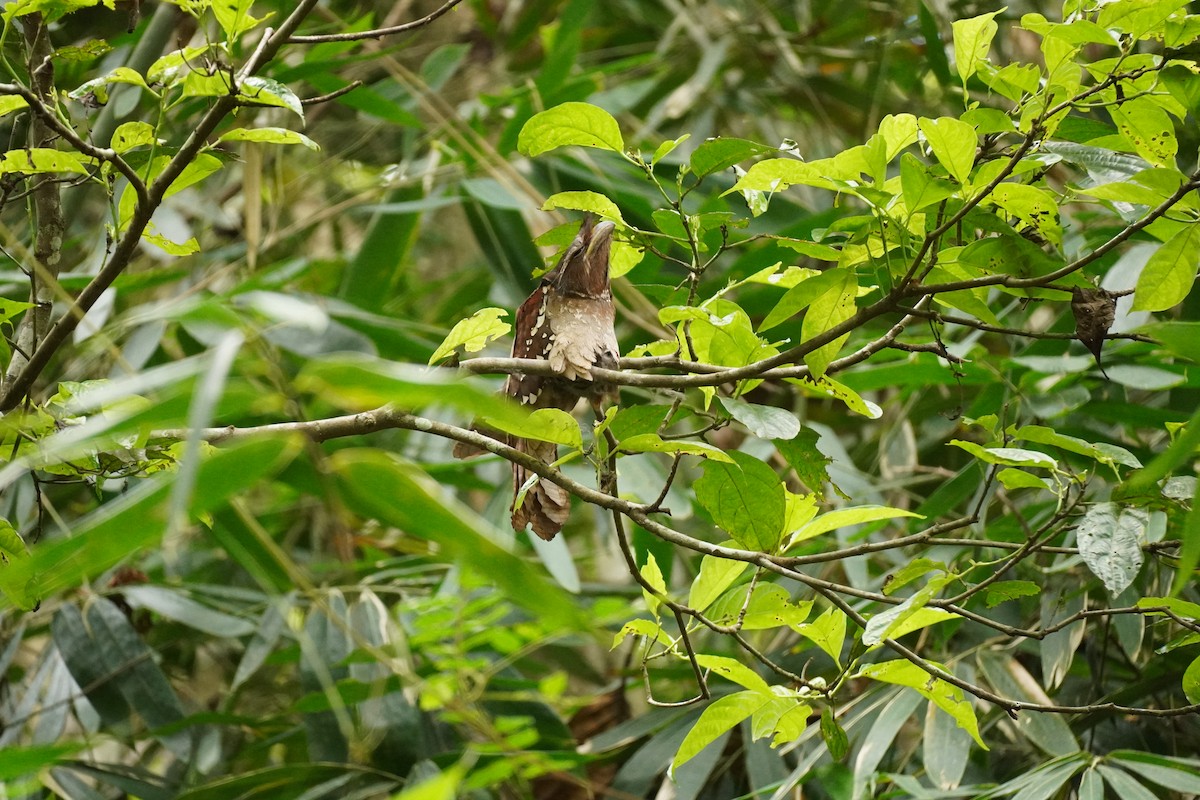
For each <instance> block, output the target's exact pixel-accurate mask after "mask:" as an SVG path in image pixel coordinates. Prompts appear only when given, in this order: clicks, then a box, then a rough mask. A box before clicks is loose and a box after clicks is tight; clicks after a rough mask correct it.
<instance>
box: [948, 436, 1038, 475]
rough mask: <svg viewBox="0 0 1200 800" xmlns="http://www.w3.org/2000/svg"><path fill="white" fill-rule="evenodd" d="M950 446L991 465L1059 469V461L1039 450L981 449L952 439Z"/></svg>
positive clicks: (1013, 448)
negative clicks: (959, 448)
mask: <svg viewBox="0 0 1200 800" xmlns="http://www.w3.org/2000/svg"><path fill="white" fill-rule="evenodd" d="M950 444H952V445H954V446H955V447H961V448H962V449H963V450H966V451H967V452H968V453H970V454H971V455H973V456H975V457H976V458H978V459H980V460H981V461H986V462H987V463H989V464H1000V465H1002V466H1006V467H1035V468H1037V469H1058V462H1057V461H1055V460H1054V459H1053V458H1051V457H1050V456H1048V455H1046V454H1045V453H1042V452H1039V451H1037V450H1026V449H1024V448H1020V447H981V446H980V445H977V444H975V443H974V442H964V441H962V440H961V439H951V440H950Z"/></svg>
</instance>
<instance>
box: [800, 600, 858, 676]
mask: <svg viewBox="0 0 1200 800" xmlns="http://www.w3.org/2000/svg"><path fill="white" fill-rule="evenodd" d="M793 630H795V631H796V633H798V634H800V635H801V636H803V637H804V638H805V639H808V640H809V641H810V642H812V643H813V644H815V645H816V646H817V647H819V648H821V649H822V650H824V651H825V652H826V653H827V654H828V655H829V657H830V658H832V659H833V661H834V663H835V664H841V663H842V645H843V644H844V643H845V641H846V615H845V613H843V612H842V610H841V609H838V608H833V607H830V608H827V609H825V612H824V613H823V614H821V616H819V617H817V618H816V619H814V620H813V621H812V622H805V623H801V624H800V625H797V626H796V627H795V628H793Z"/></svg>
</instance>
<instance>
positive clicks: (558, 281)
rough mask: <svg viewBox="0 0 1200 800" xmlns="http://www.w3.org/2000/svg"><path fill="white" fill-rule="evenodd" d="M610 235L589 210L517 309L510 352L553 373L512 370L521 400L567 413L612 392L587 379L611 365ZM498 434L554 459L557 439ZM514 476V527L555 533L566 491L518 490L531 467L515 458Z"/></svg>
mask: <svg viewBox="0 0 1200 800" xmlns="http://www.w3.org/2000/svg"><path fill="white" fill-rule="evenodd" d="M612 236H613V223H611V222H607V221H605V222H599V223H597V222H595V220H594V219H593V218H592V217H591V215H588V216H587V217H586V218H585V219H584V220H583V224H582V225H581V226H580V228H579V233H578V234H577V235H576V236H575V240H574V241H572V242H571V244H570V246H568V247H567V249H566V251H565V252H564V253H563V255H562V257H561V258H560V259H559V261H558V264H556V265H555V267H554V269H552V270H550V271H549V272H547V273H546V274H545V275H544V276H542V280H541V283H540V284H538V287H537V288H536V289H534V291H533V294H531V295H529V297H528V298H527V299H526V300H525V302H524V303H522V304H521V307H520V308H518V309H517V321H516V327H515V329H514V331H513V333H514V336H515V337H516V338H515V341H514V342H513V348H512V355H513V358H540V359H544V360H546V361H549V362H550V366H551V368H553V370H554V371H555V372H556V373H557V375H556V376H554V377H545V376H541V375H526V374H522V373H513V374H512V375H510V376H509V377H508V380H507V381H505V384H504V393H505V394H507V395H508V396H510V397H512V398H513V399H515V400H517V401H518V402H519V403H521V404H522V405H525V406H528V407H530V408H533V409H539V408H557V409H560V410H562V411H568V412H569V411H571V410H572V409H573V408H575V405H576V403H577V402H578V401H579V399H580V398H586V399H587V400H588V401H589V402H591V403H592V406H593V408H596V409H598V408H599V404H600V403H601V401H602V400H603V399H604V398H605V397H606V396H608V395H611V394H612V393H613V387H612V386H610V385H605V384H600V383H596V382H594V381H593V380H592V367H600V368H603V369H616V367H617V357H618V350H617V337H616V333H615V332H614V331H613V320H614V316H615V314H614V308H613V301H612V290H611V288H610V286H609V279H608V269H609V267H608V259H609V251H610V249H611V247H612ZM499 438H502V439H504V440H505V441H507V442H508V444H510V445H511V446H513V447H515V448H517V449H518V450H520V451H522V452H524V453H528V454H529V455H531V456H533V457H535V458H537V459H538V460H540V461H542V462H544V463H546V464H551V463H553V462H554V461H555V460H556V459H557V458H558V446H557V445H555V444H554V443H553V442H541V441H536V440H532V439H522V438H519V437H516V436H507V437H506V436H505V435H504V434H501V435H500V437H499ZM477 452H478V451H477V450H475V449H474V448H471V447H470V446H469V445H463V444H459V445H458V446H456V447H455V449H454V455H455V456H456V457H458V458H467V457H469V456H471V455H475V454H476V453H477ZM512 475H513V506H512V526H513V528H515V529H516V530H524V529H525V527H526V526H527V525H532V527H533V532H534V533H536V534H537V535H538V536H540V537H541V538H543V539H546V540H547V541H549V540H550V539H553V538H554V537H555V536H556V535H557V534H558V532H559V531H561V530H562V527H563V524H564V523H565V522H566V521H567V515H568V514H569V513H570V510H571V496H570V495H569V494H568V493H567V491H566V489H563V488H562V487H561V486H558V485H557V484H554V483H551V482H550V481H547V480H537V481H535V482H534V483H533V485H532V486H531V487H530V488H529V490H528V491H527V492H525V496H524V497H521V490H522V489H523V488H524V486H525V484H526V482H527V481H528V480H529V478H530V474H529V471H528V470H526V469H525V467H522V466H520V465H519V464H513V465H512Z"/></svg>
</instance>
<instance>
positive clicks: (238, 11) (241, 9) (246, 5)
mask: <svg viewBox="0 0 1200 800" xmlns="http://www.w3.org/2000/svg"><path fill="white" fill-rule="evenodd" d="M253 5H254V0H212V6H211V8H212V12H213V16H214V17H216V18H217V22H218V23H219V24H220V25H221V29H222V30H224V31H225V39H226V41H228V42H230V43H232V42H235V41H237V40H238V39H239V38H241V35H242V34H243V33H245V32H246V31H248V30H251V29H252V28H254V26H256V25H258V24H259V23H260V22H262V21H263V20H265V19H266V17H263V18H262V19H255V18H254V17H252V16H250V8H251V6H253Z"/></svg>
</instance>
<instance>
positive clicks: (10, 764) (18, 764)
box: [0, 742, 86, 785]
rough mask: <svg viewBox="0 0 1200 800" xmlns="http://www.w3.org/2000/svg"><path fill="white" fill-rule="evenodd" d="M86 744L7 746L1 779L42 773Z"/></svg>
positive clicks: (1, 765) (12, 778) (7, 779)
mask: <svg viewBox="0 0 1200 800" xmlns="http://www.w3.org/2000/svg"><path fill="white" fill-rule="evenodd" d="M85 746H86V745H84V744H83V743H82V742H78V743H77V742H72V743H70V744H44V745H37V746H34V747H12V746H7V747H5V748H4V759H3V760H0V781H15V780H16V779H17V778H25V777H28V776H29V775H34V774H37V773H40V772H41V771H42V770H44V769H46V768H47V767H51V766H54V765H55V764H57V763H59V762H60V761H62V760H63V759H65V758H66V757H67V756H70V755H73V754H74V753H77V752H78V751H79V750H81V749H83V748H84V747H85ZM14 785H19V784H14Z"/></svg>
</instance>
